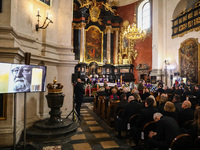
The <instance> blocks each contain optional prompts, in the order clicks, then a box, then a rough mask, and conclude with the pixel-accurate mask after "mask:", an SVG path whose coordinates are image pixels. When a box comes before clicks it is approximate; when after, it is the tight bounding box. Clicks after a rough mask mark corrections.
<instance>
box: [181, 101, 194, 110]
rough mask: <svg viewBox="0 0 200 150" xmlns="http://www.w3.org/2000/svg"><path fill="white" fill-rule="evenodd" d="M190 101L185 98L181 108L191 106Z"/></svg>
mask: <svg viewBox="0 0 200 150" xmlns="http://www.w3.org/2000/svg"><path fill="white" fill-rule="evenodd" d="M191 105H192V104H191V102H190V101H189V100H185V101H184V102H183V103H182V108H183V109H185V108H191Z"/></svg>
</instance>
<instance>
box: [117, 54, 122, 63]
mask: <svg viewBox="0 0 200 150" xmlns="http://www.w3.org/2000/svg"><path fill="white" fill-rule="evenodd" d="M118 58H119V59H118V60H119V62H118V63H119V64H122V54H121V53H119V54H118Z"/></svg>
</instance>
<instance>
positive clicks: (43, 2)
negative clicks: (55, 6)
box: [37, 0, 52, 7]
mask: <svg viewBox="0 0 200 150" xmlns="http://www.w3.org/2000/svg"><path fill="white" fill-rule="evenodd" d="M37 1H38V2H40V3H41V4H44V5H46V6H49V7H52V0H49V1H48V2H49V3H46V2H45V1H46V0H37Z"/></svg>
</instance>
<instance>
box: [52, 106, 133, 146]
mask: <svg viewBox="0 0 200 150" xmlns="http://www.w3.org/2000/svg"><path fill="white" fill-rule="evenodd" d="M92 108H93V107H92V103H85V104H83V105H82V107H81V114H82V117H81V122H80V127H79V128H78V131H77V134H76V135H74V136H72V137H71V141H70V142H69V143H67V144H65V145H63V147H62V150H68V149H70V150H103V149H108V150H119V149H123V150H129V149H131V146H130V145H129V144H128V143H129V140H126V139H124V140H119V139H117V138H116V137H115V131H114V128H110V127H109V126H108V125H107V124H106V123H105V122H104V121H102V120H101V119H100V118H99V117H98V116H97V115H96V114H95V113H94V112H93V111H92ZM56 150H57V149H56Z"/></svg>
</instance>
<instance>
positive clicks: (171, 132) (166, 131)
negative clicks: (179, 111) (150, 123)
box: [153, 116, 181, 145]
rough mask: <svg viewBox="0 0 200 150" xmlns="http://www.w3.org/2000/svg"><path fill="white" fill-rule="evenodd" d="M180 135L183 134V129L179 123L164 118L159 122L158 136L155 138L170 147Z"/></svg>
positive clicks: (169, 118)
mask: <svg viewBox="0 0 200 150" xmlns="http://www.w3.org/2000/svg"><path fill="white" fill-rule="evenodd" d="M179 134H181V129H180V128H179V126H178V124H177V122H176V121H175V120H174V119H173V118H171V117H167V116H162V117H161V118H160V120H159V121H158V122H157V134H156V135H155V136H154V137H153V138H155V139H157V140H162V141H164V142H165V143H166V144H168V145H169V144H170V143H171V141H172V140H173V139H174V138H175V137H176V136H178V135H179Z"/></svg>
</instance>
